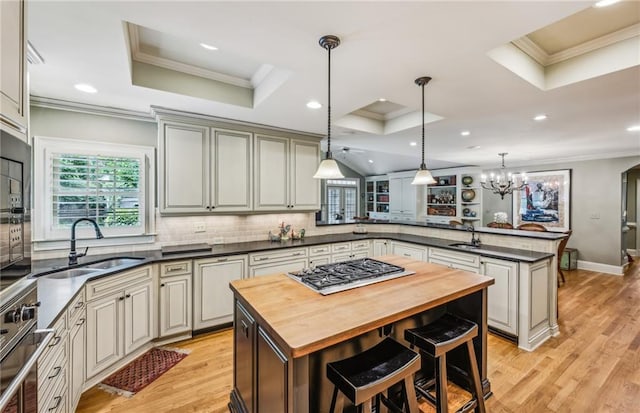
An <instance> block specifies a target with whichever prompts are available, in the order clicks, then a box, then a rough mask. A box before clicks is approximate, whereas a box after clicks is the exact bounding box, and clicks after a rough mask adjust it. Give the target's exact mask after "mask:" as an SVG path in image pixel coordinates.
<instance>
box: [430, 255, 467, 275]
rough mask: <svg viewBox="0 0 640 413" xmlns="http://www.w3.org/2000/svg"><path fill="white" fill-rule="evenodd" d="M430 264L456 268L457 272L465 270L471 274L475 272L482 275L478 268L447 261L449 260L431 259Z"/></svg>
mask: <svg viewBox="0 0 640 413" xmlns="http://www.w3.org/2000/svg"><path fill="white" fill-rule="evenodd" d="M429 262H430V263H431V264H438V265H444V266H445V267H449V268H455V269H456V270H463V271H469V272H473V273H476V274H479V273H480V269H479V268H478V267H474V266H472V265H464V264H460V263H457V262H451V261H447V260H440V259H437V258H431V259H430V260H429Z"/></svg>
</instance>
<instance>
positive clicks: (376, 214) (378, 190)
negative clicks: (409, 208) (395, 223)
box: [365, 175, 389, 219]
mask: <svg viewBox="0 0 640 413" xmlns="http://www.w3.org/2000/svg"><path fill="white" fill-rule="evenodd" d="M365 199H366V212H367V216H368V217H369V218H371V219H389V178H388V177H387V176H386V175H384V176H368V177H367V179H366V192H365Z"/></svg>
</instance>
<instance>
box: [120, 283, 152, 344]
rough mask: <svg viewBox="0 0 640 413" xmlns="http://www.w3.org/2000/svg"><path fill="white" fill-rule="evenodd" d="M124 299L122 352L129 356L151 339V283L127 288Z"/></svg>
mask: <svg viewBox="0 0 640 413" xmlns="http://www.w3.org/2000/svg"><path fill="white" fill-rule="evenodd" d="M124 297H125V299H124V352H125V354H129V353H131V352H132V351H134V350H136V349H137V348H139V347H140V346H142V345H143V344H146V343H148V342H149V341H151V339H153V291H152V283H150V282H149V283H144V284H138V285H137V286H133V287H131V288H128V289H127V290H126V291H125V295H124Z"/></svg>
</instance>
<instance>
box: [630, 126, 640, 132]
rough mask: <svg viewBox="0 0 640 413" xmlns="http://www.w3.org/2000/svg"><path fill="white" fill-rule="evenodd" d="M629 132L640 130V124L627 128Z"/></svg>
mask: <svg viewBox="0 0 640 413" xmlns="http://www.w3.org/2000/svg"><path fill="white" fill-rule="evenodd" d="M627 131H628V132H640V125H633V126H629V127H628V128H627Z"/></svg>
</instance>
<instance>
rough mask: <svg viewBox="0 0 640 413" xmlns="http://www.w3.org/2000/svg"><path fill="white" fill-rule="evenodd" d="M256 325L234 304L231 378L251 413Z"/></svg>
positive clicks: (242, 309)
mask: <svg viewBox="0 0 640 413" xmlns="http://www.w3.org/2000/svg"><path fill="white" fill-rule="evenodd" d="M255 336H256V323H255V321H254V320H253V318H252V317H251V316H250V315H249V313H247V311H246V310H245V309H244V308H243V307H242V305H240V304H239V303H238V304H236V313H235V322H234V341H233V344H234V347H235V348H234V351H233V372H234V375H233V378H234V380H235V382H234V386H235V388H236V390H237V391H238V393H240V396H241V397H240V398H241V400H243V401H244V404H245V407H246V412H248V413H253V404H254V403H253V377H254V375H253V372H254V358H255V344H254V343H255Z"/></svg>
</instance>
